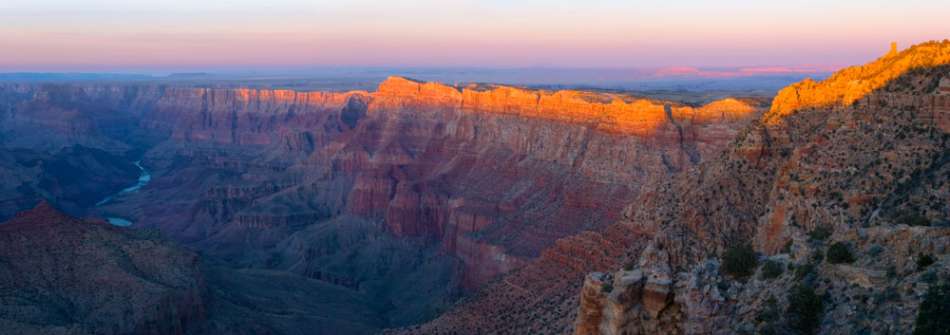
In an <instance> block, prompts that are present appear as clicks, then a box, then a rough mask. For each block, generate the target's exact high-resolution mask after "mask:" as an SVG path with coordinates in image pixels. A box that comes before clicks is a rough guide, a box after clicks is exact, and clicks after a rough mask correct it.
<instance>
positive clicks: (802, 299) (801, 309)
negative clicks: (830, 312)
mask: <svg viewBox="0 0 950 335" xmlns="http://www.w3.org/2000/svg"><path fill="white" fill-rule="evenodd" d="M786 313H787V316H788V323H789V326H790V327H791V328H792V329H794V330H795V331H797V332H798V333H800V334H814V333H815V331H816V330H818V326H819V325H820V324H821V315H822V313H824V302H822V299H821V297H819V296H818V295H817V294H815V290H814V289H813V288H811V287H810V286H806V285H801V284H799V285H797V286H795V288H793V289H792V292H791V294H790V295H789V296H788V309H787V310H786Z"/></svg>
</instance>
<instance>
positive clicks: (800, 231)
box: [394, 41, 950, 334]
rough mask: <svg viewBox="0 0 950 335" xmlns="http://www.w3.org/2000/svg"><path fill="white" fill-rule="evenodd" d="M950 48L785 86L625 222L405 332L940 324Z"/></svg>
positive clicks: (899, 55) (558, 248) (561, 244)
mask: <svg viewBox="0 0 950 335" xmlns="http://www.w3.org/2000/svg"><path fill="white" fill-rule="evenodd" d="M948 56H950V41H942V42H928V43H923V44H920V45H916V46H913V47H911V48H909V49H907V50H904V51H901V52H896V51H895V52H892V53H890V54H888V55H886V56H884V57H882V58H880V59H878V60H875V61H874V62H871V63H869V64H867V65H863V66H856V67H851V68H847V69H843V70H842V71H840V72H838V73H836V74H835V75H833V76H831V77H830V78H828V79H826V80H824V81H821V82H814V81H805V82H802V83H799V84H795V85H791V86H789V87H788V88H786V89H783V90H782V91H780V92H779V93H778V94H777V96H776V98H775V100H774V101H773V103H772V105H771V107H770V110H769V111H768V112H766V113H765V114H764V115H763V116H762V117H761V118H760V119H759V120H755V121H753V122H752V123H751V124H749V125H748V126H747V127H746V128H745V129H743V130H741V131H740V132H739V134H738V135H737V137H736V138H735V139H734V140H733V142H731V143H730V144H729V145H728V146H727V147H726V149H725V151H724V152H723V154H722V155H719V156H716V157H714V158H711V159H708V160H705V161H704V162H703V163H701V164H699V165H698V166H696V167H695V168H694V169H692V170H691V171H689V172H687V173H684V174H682V175H681V177H680V178H674V179H666V180H657V181H656V183H655V184H648V185H644V186H642V187H641V189H642V190H644V191H642V192H640V193H639V195H638V196H637V198H636V200H635V201H632V202H631V203H630V205H629V206H628V207H626V208H625V209H624V211H623V217H622V218H621V219H620V220H618V222H616V223H615V224H613V225H611V226H609V227H608V228H607V229H605V230H603V231H602V232H591V233H587V234H580V235H577V236H573V237H569V238H565V239H562V240H559V241H557V242H556V243H555V246H554V247H552V248H550V249H548V250H546V251H544V252H543V253H542V255H543V256H542V257H540V258H539V259H537V260H535V261H533V262H532V263H531V264H528V265H526V266H525V267H523V268H521V269H520V270H518V271H515V272H513V273H511V274H510V275H509V276H507V277H506V278H505V279H504V280H503V281H502V282H500V283H497V284H494V285H493V286H492V287H490V288H488V289H485V290H483V291H482V293H481V294H479V295H478V296H475V297H472V298H470V299H467V300H466V301H464V302H462V303H460V304H459V305H458V306H457V307H456V308H454V309H453V310H451V311H449V312H448V313H445V314H443V315H442V316H440V317H439V318H438V319H436V320H433V321H431V322H428V323H426V324H424V325H421V326H414V327H408V328H405V329H401V330H398V331H394V333H409V334H477V333H493V334H495V333H497V334H525V333H532V334H545V333H546V334H563V333H573V334H656V333H663V334H667V333H669V334H719V333H722V334H733V333H769V334H796V333H798V334H813V333H822V334H852V333H910V332H911V330H912V329H930V330H927V331H925V332H923V333H931V332H929V331H933V329H934V328H933V326H932V325H935V324H944V325H945V323H941V322H943V321H940V320H944V321H945V320H946V318H945V314H943V315H941V314H940V313H939V312H938V313H937V314H928V312H925V311H927V310H929V308H933V307H932V306H946V301H945V300H939V299H946V295H940V293H939V292H941V290H942V289H941V287H943V288H944V289H945V287H947V285H948V284H947V283H948V281H950V272H948V267H947V261H948V259H950V258H948V253H950V250H948V248H947V246H948V243H950V240H948V238H950V228H948V225H950V222H948V221H947V218H948V217H950V207H948V204H950V193H948V192H947V190H948V188H947V187H948V185H950V183H948V182H950V179H948V174H947V169H948V165H947V163H948V160H947V154H948V153H950V135H948V129H950V128H948V121H947V118H948V115H950V97H948V95H947V92H948V87H950V64H948V63H950V59H948ZM941 297H942V298H941ZM925 306H928V307H925ZM938 327H939V326H938Z"/></svg>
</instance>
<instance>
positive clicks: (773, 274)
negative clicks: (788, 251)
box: [760, 260, 785, 279]
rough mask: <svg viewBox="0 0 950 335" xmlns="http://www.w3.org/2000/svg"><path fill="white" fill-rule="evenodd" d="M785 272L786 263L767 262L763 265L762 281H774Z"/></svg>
mask: <svg viewBox="0 0 950 335" xmlns="http://www.w3.org/2000/svg"><path fill="white" fill-rule="evenodd" d="M783 272H785V264H784V263H781V262H776V261H773V260H767V261H765V263H764V264H762V273H761V274H760V277H761V278H762V279H773V278H777V277H778V276H781V275H782V273H783Z"/></svg>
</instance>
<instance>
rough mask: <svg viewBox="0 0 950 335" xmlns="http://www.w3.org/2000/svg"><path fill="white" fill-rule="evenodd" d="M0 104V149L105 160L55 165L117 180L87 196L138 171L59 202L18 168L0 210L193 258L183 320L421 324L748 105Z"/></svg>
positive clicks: (751, 106)
mask: <svg viewBox="0 0 950 335" xmlns="http://www.w3.org/2000/svg"><path fill="white" fill-rule="evenodd" d="M0 98H2V99H0V101H2V103H0V119H2V121H3V122H2V123H0V134H3V136H2V137H0V143H2V147H3V148H4V151H5V152H6V151H9V152H17V151H18V150H21V151H22V150H30V151H31V152H32V153H33V154H34V155H37V156H43V157H45V155H55V153H57V152H59V151H61V150H62V148H66V147H76V148H82V150H94V151H96V152H101V155H108V156H103V157H107V158H104V159H103V161H104V162H103V163H101V164H100V165H108V166H115V167H114V168H113V167H110V168H103V167H101V166H73V167H71V168H70V169H69V170H70V171H82V172H83V173H93V172H94V173H96V174H102V175H103V177H102V178H103V180H105V179H108V178H109V176H110V175H112V176H122V177H121V178H112V179H110V180H109V182H107V183H105V182H99V183H96V184H95V185H96V186H97V188H96V189H94V190H86V191H85V192H94V193H87V194H96V195H97V196H95V197H91V199H96V200H92V202H96V201H99V200H101V199H102V198H103V197H104V196H106V195H110V194H115V193H117V192H121V190H122V189H123V188H126V187H128V186H129V185H133V184H135V180H136V178H137V177H138V168H137V167H136V166H135V162H141V163H140V164H141V165H142V166H143V167H145V168H147V169H148V171H149V172H150V175H151V181H150V182H149V183H148V185H147V186H145V187H143V188H141V189H139V190H138V191H136V192H134V193H124V194H121V195H119V196H117V197H115V198H114V199H112V200H111V201H109V202H107V203H104V204H102V206H98V207H96V206H91V205H90V204H79V205H74V204H72V203H69V202H66V201H65V200H63V199H65V198H64V197H62V196H58V195H57V193H55V192H54V190H55V189H70V190H72V189H74V187H72V186H69V185H68V184H65V183H62V182H60V183H56V184H49V185H47V184H42V183H32V182H31V181H34V180H37V178H40V177H43V176H47V175H48V176H54V177H58V176H60V175H61V173H57V172H56V171H45V170H42V169H37V168H36V167H37V166H42V167H45V166H47V165H48V164H45V163H44V164H32V165H30V164H27V163H22V162H19V161H16V162H17V163H16V164H11V166H10V167H5V168H4V169H3V171H4V176H5V177H3V178H4V180H10V181H11V182H10V183H6V182H5V183H4V185H17V187H14V188H11V189H10V190H7V191H5V193H4V195H5V196H7V197H8V200H7V201H6V202H5V204H7V205H5V207H3V212H2V213H0V214H2V217H4V218H10V217H13V216H14V213H16V212H17V211H22V210H25V209H28V208H30V207H31V206H33V204H35V203H36V202H37V201H39V199H49V200H50V201H51V202H52V203H53V205H54V206H56V207H57V208H59V209H61V210H63V211H65V212H66V213H67V214H70V215H74V216H80V217H93V218H95V217H120V218H126V219H128V221H130V222H133V224H132V226H131V227H130V228H129V229H131V230H133V231H154V232H155V234H159V235H160V236H164V238H167V239H168V240H170V241H174V242H175V243H177V244H179V245H181V246H183V247H184V248H186V249H189V250H191V251H193V252H197V253H198V254H199V255H200V258H201V259H202V268H203V273H204V276H205V277H206V278H207V281H208V285H207V287H208V288H207V289H206V293H204V295H203V296H204V297H206V298H207V299H206V300H208V301H206V304H205V305H204V307H205V308H207V310H208V313H207V314H208V317H207V319H206V320H205V321H203V322H202V324H201V325H198V326H195V327H196V328H197V329H198V331H209V332H217V333H241V332H251V333H254V332H255V331H250V330H246V329H256V330H260V331H263V330H267V331H272V332H276V333H295V332H299V331H301V330H300V329H306V330H309V331H310V332H311V333H312V332H317V333H337V332H339V331H341V329H342V330H346V332H352V333H369V332H373V331H374V330H379V329H381V328H386V327H402V326H408V325H412V324H415V323H419V322H423V321H427V320H429V319H431V318H433V317H435V316H436V315H438V314H441V313H442V312H444V311H446V310H448V309H450V308H451V307H452V306H453V305H454V304H455V303H456V300H457V299H459V298H460V297H466V296H477V295H478V294H481V293H480V292H482V291H483V290H484V289H485V288H486V287H492V286H493V285H497V284H496V283H498V282H504V281H503V280H502V277H504V276H505V275H506V274H509V273H515V272H518V271H519V270H520V269H522V268H524V267H525V266H527V265H528V264H530V263H532V262H534V261H535V260H537V259H545V258H547V257H551V256H550V255H549V254H551V253H552V252H550V251H546V250H549V249H550V248H556V247H557V245H558V244H559V243H560V242H558V241H559V240H561V239H564V238H572V236H579V237H577V238H583V236H587V235H590V234H595V233H591V232H597V231H601V230H604V229H607V228H608V226H609V225H610V224H611V223H613V222H616V221H617V220H619V219H621V217H622V215H621V214H622V210H623V208H624V207H625V206H626V205H627V204H628V203H629V202H631V201H633V199H634V198H635V196H637V195H638V194H639V193H640V192H641V186H642V185H645V184H647V183H651V182H657V181H660V180H667V179H671V178H675V176H677V175H679V174H681V173H683V172H684V171H687V170H689V169H690V168H692V167H694V166H696V165H697V164H700V163H701V162H703V161H704V160H706V159H709V157H713V156H715V155H717V154H718V153H719V152H721V150H723V149H724V148H725V146H726V145H727V144H728V143H729V142H730V141H731V139H732V138H733V137H735V136H736V134H737V132H738V130H739V129H740V128H742V127H743V126H744V125H745V124H746V123H747V122H749V121H750V120H752V119H754V118H756V117H758V116H759V115H760V114H761V113H762V111H763V110H764V109H763V108H764V107H763V104H762V103H761V101H759V100H755V99H735V98H728V99H723V100H717V101H711V102H709V103H707V104H705V105H701V106H691V105H685V104H681V103H676V102H671V101H659V100H652V99H648V98H641V97H636V96H632V95H628V94H623V93H609V92H588V91H545V90H533V89H525V88H517V87H508V86H499V85H487V84H477V85H476V84H472V85H466V86H460V87H455V86H448V85H443V84H438V83H424V82H418V81H414V80H411V79H406V78H402V77H392V78H389V79H387V80H386V81H384V82H382V83H381V84H380V85H379V87H378V89H377V90H376V91H374V92H366V91H349V92H297V91H289V90H256V89H215V88H194V87H180V86H175V85H155V84H141V83H136V84H4V85H0ZM43 159H46V158H43ZM82 161H88V160H85V159H84V160H82ZM115 169H121V171H122V172H121V173H115V174H113V170H115ZM97 178H99V177H97ZM79 179H81V180H88V179H89V178H79ZM13 181H16V182H13ZM54 186H55V187H54ZM98 195H102V196H98ZM87 198H90V197H87ZM566 252H571V251H566ZM574 252H577V251H574ZM603 264H608V263H603ZM580 266H582V267H587V266H590V265H588V264H583V265H580ZM268 282H271V283H282V284H281V285H280V286H287V287H298V288H300V289H304V290H306V291H307V292H309V293H308V294H309V295H308V297H311V298H312V299H310V300H309V301H311V302H309V303H306V306H308V308H309V309H305V312H299V311H297V312H291V311H289V310H287V309H288V308H291V307H290V306H293V305H294V304H299V303H301V302H293V301H295V300H296V299H298V298H296V297H294V295H296V294H300V293H299V292H296V291H289V290H287V291H282V290H280V289H279V288H275V287H269V286H268V285H266V284H267V283H268ZM234 291H239V292H240V293H235V292H234ZM565 293H568V292H565ZM294 310H298V309H294ZM283 313H291V314H294V313H297V314H296V315H298V316H297V317H296V318H289V317H276V316H275V315H283ZM301 320H303V321H301Z"/></svg>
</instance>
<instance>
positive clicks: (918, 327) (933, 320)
mask: <svg viewBox="0 0 950 335" xmlns="http://www.w3.org/2000/svg"><path fill="white" fill-rule="evenodd" d="M947 333H950V282H947V281H944V282H943V283H941V284H940V285H934V286H931V287H930V289H929V290H927V295H926V296H925V297H924V302H923V303H921V304H920V310H918V311H917V321H916V323H915V325H914V335H928V334H947Z"/></svg>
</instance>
